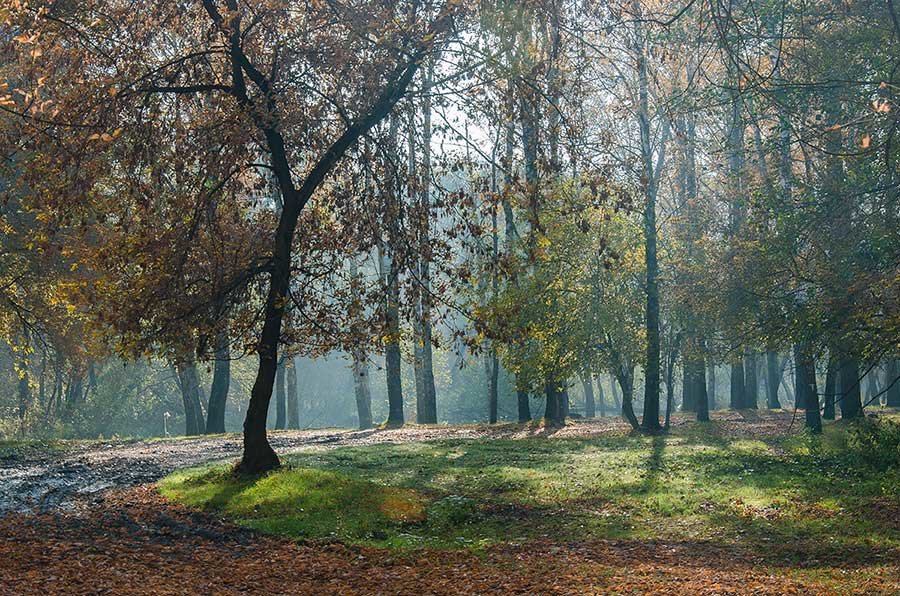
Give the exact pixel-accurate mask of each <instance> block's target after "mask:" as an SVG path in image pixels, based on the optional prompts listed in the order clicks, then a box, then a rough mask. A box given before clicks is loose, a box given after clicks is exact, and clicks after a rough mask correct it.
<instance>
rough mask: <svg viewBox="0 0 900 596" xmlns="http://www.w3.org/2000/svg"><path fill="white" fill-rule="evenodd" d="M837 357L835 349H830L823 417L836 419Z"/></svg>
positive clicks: (826, 371)
mask: <svg viewBox="0 0 900 596" xmlns="http://www.w3.org/2000/svg"><path fill="white" fill-rule="evenodd" d="M837 364H838V363H837V358H836V357H835V354H834V350H830V354H829V355H828V368H827V369H826V370H825V394H824V396H823V399H824V400H825V404H824V410H823V411H822V418H824V419H825V420H834V413H835V412H834V401H835V394H836V391H835V389H836V387H835V385H837Z"/></svg>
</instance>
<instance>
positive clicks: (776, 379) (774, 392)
mask: <svg viewBox="0 0 900 596" xmlns="http://www.w3.org/2000/svg"><path fill="white" fill-rule="evenodd" d="M780 384H781V370H780V367H779V366H778V354H776V353H775V352H773V351H771V350H769V351H767V352H766V407H768V408H769V409H770V410H777V409H780V408H781V402H779V401H778V386H779V385H780Z"/></svg>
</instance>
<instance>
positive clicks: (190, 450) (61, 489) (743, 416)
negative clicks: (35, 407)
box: [0, 412, 790, 516]
mask: <svg viewBox="0 0 900 596" xmlns="http://www.w3.org/2000/svg"><path fill="white" fill-rule="evenodd" d="M748 416H752V417H753V421H752V422H753V424H752V425H747V424H746V422H747V417H748ZM691 419H692V417H690V416H687V415H680V414H679V415H676V416H675V418H674V420H673V424H675V425H678V424H683V423H685V422H687V421H689V420H691ZM716 419H717V420H718V421H719V424H720V425H721V426H722V428H721V430H722V431H723V432H727V433H728V434H729V435H733V434H735V433H737V434H740V433H744V432H748V430H750V429H752V432H753V433H755V434H769V433H771V434H778V433H783V432H785V429H786V428H787V426H788V425H789V423H790V414H789V413H785V412H775V413H771V412H760V413H758V414H756V413H746V412H745V413H718V414H717V415H716ZM627 430H628V429H627V426H626V424H625V423H624V422H622V421H621V420H619V419H615V418H603V419H595V420H590V421H576V422H573V423H571V424H570V425H568V426H566V427H565V428H563V429H560V430H557V431H553V432H552V433H549V434H552V435H553V436H554V437H558V438H566V437H588V436H600V435H604V434H610V433H623V432H626V431H627ZM539 434H548V433H547V431H545V430H544V429H541V428H536V427H529V426H522V425H518V424H501V425H498V426H494V427H488V426H482V425H471V426H452V427H448V426H431V427H414V426H413V427H408V428H403V429H391V430H367V431H349V430H308V431H287V432H277V433H273V434H272V436H271V438H270V440H271V442H272V446H273V447H274V448H275V450H276V451H278V452H279V453H290V452H291V451H298V450H304V449H314V448H330V447H340V446H351V445H369V444H374V443H405V442H413V441H430V440H440V439H479V438H487V437H493V438H507V439H517V438H524V437H528V436H534V435H539ZM64 446H65V447H64V449H63V450H50V451H37V452H35V451H24V452H21V453H19V452H13V453H12V454H10V455H7V456H5V457H0V516H3V515H4V514H9V513H25V512H35V513H48V512H53V511H57V510H60V509H66V508H70V507H72V506H74V505H77V504H79V503H82V504H84V503H90V502H91V501H93V500H95V499H96V498H98V497H99V496H100V495H101V494H102V493H103V492H105V491H108V490H110V489H116V488H128V487H134V486H139V485H141V484H145V483H148V482H155V481H156V480H159V479H160V478H162V477H163V476H165V475H166V474H168V473H170V472H172V471H174V470H176V469H178V468H183V467H187V466H194V465H198V464H202V463H207V462H214V461H221V460H229V459H234V458H237V457H238V456H239V455H240V450H241V439H240V436H238V435H227V436H216V437H202V438H196V439H173V440H155V441H125V442H110V443H85V442H72V443H70V444H64Z"/></svg>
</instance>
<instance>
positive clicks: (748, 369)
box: [744, 350, 759, 410]
mask: <svg viewBox="0 0 900 596" xmlns="http://www.w3.org/2000/svg"><path fill="white" fill-rule="evenodd" d="M758 369H759V366H758V365H757V359H756V352H754V351H752V350H751V351H748V352H747V353H746V354H744V407H745V408H749V409H751V410H756V409H757V408H758V407H759V376H758V374H757V370H758Z"/></svg>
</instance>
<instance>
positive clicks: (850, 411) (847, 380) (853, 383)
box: [838, 356, 863, 420]
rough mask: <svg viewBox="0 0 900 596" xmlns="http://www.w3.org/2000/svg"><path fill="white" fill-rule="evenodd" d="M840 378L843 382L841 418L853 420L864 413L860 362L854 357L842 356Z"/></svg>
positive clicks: (839, 369)
mask: <svg viewBox="0 0 900 596" xmlns="http://www.w3.org/2000/svg"><path fill="white" fill-rule="evenodd" d="M838 378H839V379H840V381H839V382H840V384H841V394H840V396H839V398H838V399H839V400H840V402H839V403H840V404H841V418H843V419H845V420H853V419H854V418H860V417H862V415H863V407H862V397H861V396H860V391H859V382H860V378H859V362H858V361H857V360H855V359H854V358H849V357H846V356H844V357H842V358H841V362H840V365H839V368H838Z"/></svg>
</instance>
